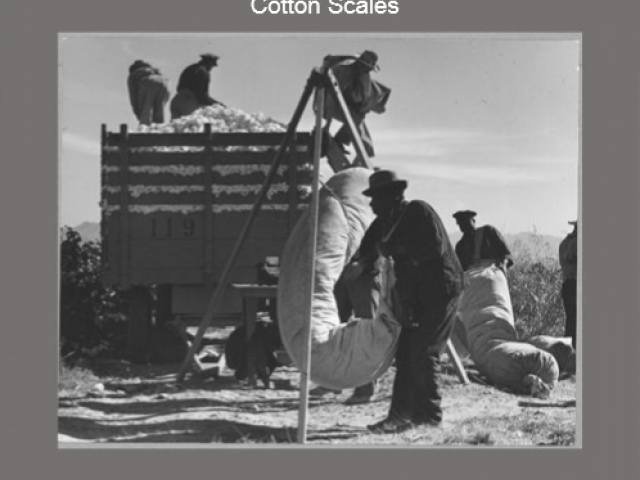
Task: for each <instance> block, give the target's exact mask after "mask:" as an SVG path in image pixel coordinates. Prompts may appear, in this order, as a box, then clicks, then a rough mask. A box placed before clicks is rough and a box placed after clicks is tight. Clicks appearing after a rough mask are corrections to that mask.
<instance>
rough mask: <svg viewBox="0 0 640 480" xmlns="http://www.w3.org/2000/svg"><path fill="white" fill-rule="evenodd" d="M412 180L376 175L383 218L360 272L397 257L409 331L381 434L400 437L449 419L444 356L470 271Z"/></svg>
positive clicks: (403, 336) (396, 297)
mask: <svg viewBox="0 0 640 480" xmlns="http://www.w3.org/2000/svg"><path fill="white" fill-rule="evenodd" d="M406 187H407V181H406V180H401V179H399V178H398V177H397V175H396V173H395V172H393V171H390V170H378V171H375V172H374V173H372V174H371V176H370V177H369V188H368V189H366V190H365V191H364V192H363V194H364V195H366V196H369V197H371V202H370V205H371V209H372V210H373V213H374V214H375V215H376V218H375V219H374V221H373V222H372V223H371V225H370V226H369V228H368V229H367V231H366V232H365V234H364V237H363V239H362V242H361V244H360V249H359V254H358V255H357V256H356V258H355V259H354V260H352V262H351V263H352V267H351V269H352V271H353V274H354V275H355V274H357V271H358V270H359V269H362V270H366V269H367V268H371V265H372V264H373V262H375V261H376V260H377V259H378V257H379V255H380V254H382V255H384V256H387V257H391V258H392V259H393V268H394V273H395V276H396V283H395V286H394V290H393V303H394V305H393V311H394V313H395V315H396V317H397V319H398V320H399V321H400V323H401V324H402V325H403V328H402V330H401V333H400V337H399V339H398V346H397V352H396V358H395V361H396V376H395V380H394V383H393V393H392V397H391V405H390V408H389V413H388V415H387V418H385V419H384V420H382V421H380V422H378V423H376V424H374V425H370V426H369V427H368V428H369V430H371V431H372V432H374V433H400V432H402V431H405V430H408V429H410V428H413V427H416V426H428V425H431V426H435V425H439V424H440V422H441V421H442V409H441V395H440V391H439V387H438V382H437V381H438V373H439V371H440V356H441V354H442V353H443V352H444V349H445V347H446V343H447V340H448V339H449V336H450V335H451V330H452V328H453V324H454V320H455V315H456V310H457V307H458V302H459V298H460V294H461V292H462V289H463V285H464V272H463V270H462V267H461V266H460V263H459V261H458V258H457V257H456V254H455V251H454V249H453V245H452V244H451V241H450V240H449V236H448V234H447V232H446V229H445V227H444V225H443V223H442V220H441V219H440V216H439V215H438V214H437V213H436V211H435V210H434V209H433V208H432V207H431V206H430V205H429V204H428V203H426V202H424V201H422V200H413V201H407V200H405V198H404V191H405V189H406Z"/></svg>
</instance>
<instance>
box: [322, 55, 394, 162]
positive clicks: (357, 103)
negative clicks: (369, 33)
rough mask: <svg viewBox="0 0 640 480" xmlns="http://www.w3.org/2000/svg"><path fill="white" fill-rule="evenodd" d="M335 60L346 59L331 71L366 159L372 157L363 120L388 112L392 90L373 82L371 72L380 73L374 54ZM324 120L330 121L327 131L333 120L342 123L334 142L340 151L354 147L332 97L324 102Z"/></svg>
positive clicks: (370, 142) (372, 152)
mask: <svg viewBox="0 0 640 480" xmlns="http://www.w3.org/2000/svg"><path fill="white" fill-rule="evenodd" d="M336 58H343V60H342V61H339V62H338V63H337V64H335V65H333V66H332V67H331V70H332V72H333V74H334V76H335V78H336V81H337V82H338V87H339V88H340V92H341V93H342V96H343V97H344V101H345V103H346V104H347V107H348V109H349V115H350V116H351V118H352V120H353V123H354V125H355V127H356V129H357V130H358V132H359V135H360V137H361V139H362V143H363V146H364V149H365V151H366V153H367V155H368V156H370V157H372V156H373V155H374V150H373V142H372V140H371V135H370V134H369V129H368V128H367V125H366V124H365V122H364V119H365V117H366V115H367V114H368V113H369V112H375V113H383V112H384V111H385V109H386V104H387V101H388V99H389V95H390V94H391V89H389V88H388V87H386V86H385V85H382V84H381V83H379V82H377V81H375V80H372V79H371V72H372V71H378V70H379V67H378V64H377V63H378V55H377V54H376V53H375V52H372V51H370V50H365V51H364V52H362V54H360V56H358V57H348V56H347V57H336ZM324 117H325V118H326V119H327V120H328V122H327V124H326V125H325V130H327V131H328V129H329V127H330V125H331V120H332V119H336V120H338V121H340V122H342V126H341V127H340V129H339V130H338V131H337V132H336V134H335V136H334V140H335V141H336V142H337V143H338V144H339V145H340V146H341V147H344V146H346V145H349V144H350V143H351V136H350V135H349V127H348V126H347V123H346V119H345V117H344V115H343V114H342V111H341V109H340V107H339V105H338V104H337V103H336V102H335V100H334V99H333V97H332V96H331V95H329V96H328V97H327V98H326V100H325V110H324Z"/></svg>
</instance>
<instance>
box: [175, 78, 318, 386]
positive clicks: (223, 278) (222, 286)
mask: <svg viewBox="0 0 640 480" xmlns="http://www.w3.org/2000/svg"><path fill="white" fill-rule="evenodd" d="M312 77H313V73H312V75H311V76H310V77H309V80H308V81H307V84H306V85H305V89H304V92H303V93H302V97H300V101H299V102H298V106H297V107H296V110H295V112H294V113H293V117H292V118H291V122H290V123H289V126H288V128H287V131H286V133H285V136H284V139H283V140H282V144H281V145H280V148H279V149H278V153H277V154H276V156H275V158H274V159H273V162H272V163H271V166H270V168H269V172H268V173H267V178H266V179H265V181H264V183H263V184H262V188H261V189H260V192H259V193H258V197H257V198H256V201H255V203H254V204H253V208H252V210H251V212H250V213H249V217H248V218H247V221H246V222H245V224H244V225H243V227H242V231H241V232H240V236H239V237H238V240H237V241H236V243H235V245H234V246H233V250H232V252H231V255H230V256H229V258H228V260H227V263H226V265H225V267H224V270H223V271H222V274H221V275H220V279H219V280H218V284H217V286H216V288H215V290H214V292H213V294H212V296H211V299H210V300H209V303H208V304H207V309H206V311H205V313H204V316H203V317H202V322H201V323H200V326H199V327H198V332H197V334H196V336H195V338H194V339H193V344H192V345H191V348H190V349H189V351H188V352H187V356H186V357H185V359H184V362H183V363H182V366H181V367H180V370H179V371H178V375H177V377H176V383H181V382H182V380H183V379H184V376H185V375H186V373H187V370H188V368H189V366H190V364H191V363H192V362H193V358H194V357H195V354H196V352H197V351H198V349H199V348H200V342H202V337H204V333H205V332H206V330H207V328H208V327H209V324H210V323H211V320H212V319H213V315H214V314H215V313H216V311H217V310H218V308H219V305H220V303H221V300H222V295H223V293H224V291H225V290H226V288H227V282H228V279H229V274H230V273H231V270H232V269H233V267H234V266H235V263H236V258H237V257H238V254H239V253H240V249H241V248H242V246H243V245H244V243H245V240H246V238H247V236H248V234H249V232H250V231H251V227H252V225H253V221H254V220H255V218H256V216H257V214H258V212H259V210H260V206H261V205H262V203H263V202H264V199H265V198H266V196H267V192H268V190H269V187H270V186H271V183H272V182H273V178H274V177H275V176H276V173H277V170H278V167H279V166H280V163H281V162H282V157H283V156H284V152H285V151H286V150H287V148H289V144H290V143H291V140H292V139H293V136H294V134H295V132H296V128H297V126H298V123H300V118H301V117H302V114H303V112H304V109H305V107H306V106H307V103H308V101H309V98H310V97H311V94H312V93H313V91H314V90H315V87H314V85H313V82H312V81H311V79H312ZM316 174H317V172H316Z"/></svg>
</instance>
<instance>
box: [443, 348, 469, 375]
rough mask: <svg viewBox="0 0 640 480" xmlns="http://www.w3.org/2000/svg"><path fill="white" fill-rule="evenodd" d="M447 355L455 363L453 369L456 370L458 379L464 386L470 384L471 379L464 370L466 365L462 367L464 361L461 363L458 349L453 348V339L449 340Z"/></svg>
mask: <svg viewBox="0 0 640 480" xmlns="http://www.w3.org/2000/svg"><path fill="white" fill-rule="evenodd" d="M447 353H448V354H449V357H450V358H451V362H452V363H453V367H454V368H455V370H456V374H457V375H458V378H459V379H460V381H461V382H462V383H463V384H464V385H468V384H469V377H467V372H466V371H465V369H464V365H462V361H460V357H459V356H458V352H457V351H456V348H455V347H454V346H453V342H452V341H451V339H449V340H447Z"/></svg>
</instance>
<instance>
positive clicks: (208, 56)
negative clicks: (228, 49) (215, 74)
mask: <svg viewBox="0 0 640 480" xmlns="http://www.w3.org/2000/svg"><path fill="white" fill-rule="evenodd" d="M200 58H201V60H200V61H201V62H203V63H211V64H213V66H214V67H215V66H217V65H218V59H219V58H220V57H219V56H218V55H214V54H213V53H203V54H202V55H200Z"/></svg>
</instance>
